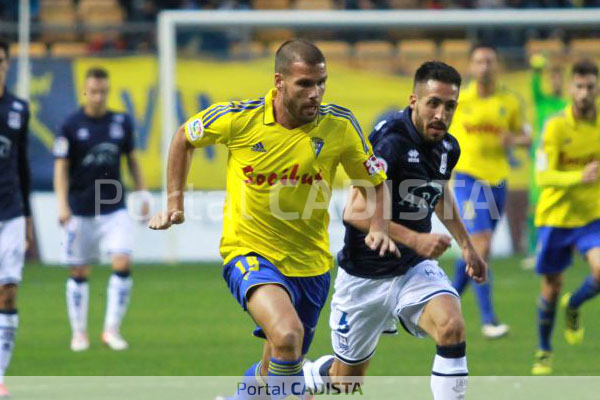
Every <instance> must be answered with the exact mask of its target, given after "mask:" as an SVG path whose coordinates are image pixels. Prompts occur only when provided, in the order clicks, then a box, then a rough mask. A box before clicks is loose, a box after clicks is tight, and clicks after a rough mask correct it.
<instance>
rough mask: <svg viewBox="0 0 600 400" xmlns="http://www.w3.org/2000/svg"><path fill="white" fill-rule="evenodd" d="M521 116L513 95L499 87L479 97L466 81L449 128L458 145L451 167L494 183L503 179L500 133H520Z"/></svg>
mask: <svg viewBox="0 0 600 400" xmlns="http://www.w3.org/2000/svg"><path fill="white" fill-rule="evenodd" d="M522 115H523V112H522V108H521V101H520V99H519V97H518V96H517V95H516V94H514V93H512V92H510V91H508V90H506V89H505V88H502V87H500V88H498V90H496V92H495V93H494V94H493V95H491V96H488V97H481V96H479V93H478V92H477V84H476V83H475V82H472V83H471V84H469V86H468V87H467V88H466V89H465V90H464V91H461V93H460V97H459V99H458V108H457V110H456V114H455V115H454V120H453V121H452V126H451V128H450V131H451V132H452V134H453V135H454V136H455V137H456V139H458V143H460V148H461V154H460V160H458V164H457V165H456V168H455V169H454V170H455V171H456V172H462V173H465V174H469V175H471V176H473V177H475V178H477V179H481V180H485V181H487V182H489V183H490V184H494V185H495V184H497V183H498V181H501V180H505V179H506V178H507V177H508V175H509V172H510V165H509V162H508V155H507V152H506V149H505V148H504V146H503V145H502V135H503V134H504V132H512V133H517V132H520V131H521V129H522V127H523V117H522Z"/></svg>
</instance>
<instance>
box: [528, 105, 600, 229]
mask: <svg viewBox="0 0 600 400" xmlns="http://www.w3.org/2000/svg"><path fill="white" fill-rule="evenodd" d="M595 160H600V118H598V117H596V120H595V121H593V122H592V121H584V120H577V119H575V117H574V116H573V109H572V107H571V105H569V106H568V107H567V108H566V109H565V110H564V111H563V112H561V113H560V114H557V115H555V116H554V117H551V118H550V119H549V120H548V121H547V122H546V126H545V127H544V132H543V136H542V138H541V145H540V147H539V149H538V151H537V153H536V180H537V183H538V185H539V186H540V187H541V188H542V192H541V194H540V198H539V201H538V203H537V206H536V215H535V224H536V225H537V226H552V227H559V228H577V227H581V226H585V225H587V224H588V223H590V222H592V221H595V220H597V219H600V182H599V181H596V182H593V183H583V169H584V167H585V165H586V164H588V163H590V162H591V161H595Z"/></svg>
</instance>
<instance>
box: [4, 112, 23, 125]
mask: <svg viewBox="0 0 600 400" xmlns="http://www.w3.org/2000/svg"><path fill="white" fill-rule="evenodd" d="M6 124H7V125H8V127H9V128H11V129H21V114H19V113H18V112H16V111H9V112H8V120H7V121H6Z"/></svg>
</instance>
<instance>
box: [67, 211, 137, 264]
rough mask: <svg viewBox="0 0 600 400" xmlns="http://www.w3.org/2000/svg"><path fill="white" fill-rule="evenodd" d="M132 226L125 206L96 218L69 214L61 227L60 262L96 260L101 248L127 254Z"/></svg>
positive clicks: (131, 244) (70, 262) (87, 262)
mask: <svg viewBox="0 0 600 400" xmlns="http://www.w3.org/2000/svg"><path fill="white" fill-rule="evenodd" d="M132 228H133V227H132V224H131V218H129V215H128V214H127V210H125V209H122V210H118V211H115V212H112V213H110V214H105V215H99V216H97V217H82V216H78V215H73V216H72V217H71V218H70V219H69V221H68V222H67V224H66V225H65V226H64V227H63V232H62V239H61V258H62V261H63V263H65V264H68V265H87V264H90V263H92V262H98V261H100V253H101V250H102V251H104V252H106V253H108V254H131V252H132V248H133V237H132V234H133V229H132Z"/></svg>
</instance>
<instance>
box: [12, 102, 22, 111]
mask: <svg viewBox="0 0 600 400" xmlns="http://www.w3.org/2000/svg"><path fill="white" fill-rule="evenodd" d="M12 108H14V109H15V110H17V111H23V104H21V103H19V102H18V101H13V103H12Z"/></svg>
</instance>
